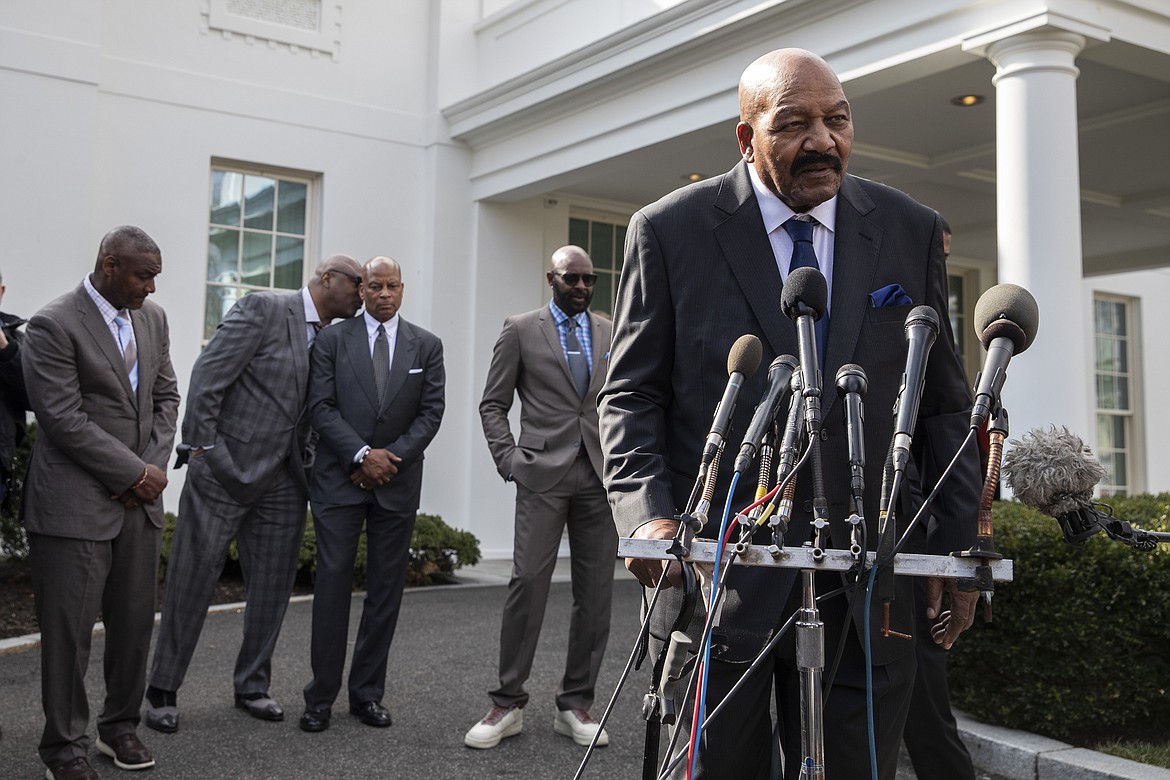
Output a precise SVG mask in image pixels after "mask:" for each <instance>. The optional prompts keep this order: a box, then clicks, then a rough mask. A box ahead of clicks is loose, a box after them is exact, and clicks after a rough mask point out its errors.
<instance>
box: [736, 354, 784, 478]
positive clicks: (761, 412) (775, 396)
mask: <svg viewBox="0 0 1170 780" xmlns="http://www.w3.org/2000/svg"><path fill="white" fill-rule="evenodd" d="M798 368H800V364H799V363H797V361H796V358H794V357H793V356H792V355H781V356H780V357H778V358H776V359H775V360H773V361H772V364H771V365H770V366H768V393H767V395H765V396H764V398H763V400H761V401H760V403H759V404H757V405H756V411H755V414H753V415H752V421H751V423H750V424H749V425H748V429H747V433H745V434H744V437H743V444H741V445H740V447H739V456H738V457H737V458H736V459H735V472H736V473H737V474H742V473H743V472H744V471H746V470H747V468H748V466H750V465H751V463H752V461H753V460H754V459H755V457H756V454H757V453H758V452H759V451H760V442H762V441H763V440H764V434H766V433H767V432H768V430H769V429H770V428H771V427H772V424H773V423H774V422H775V421H776V415H777V414H778V413H779V412H780V405H781V403H783V401H784V396H786V395H787V394H788V388H789V385H790V383H791V381H792V374H793V373H794V372H795V371H796V370H797V369H798Z"/></svg>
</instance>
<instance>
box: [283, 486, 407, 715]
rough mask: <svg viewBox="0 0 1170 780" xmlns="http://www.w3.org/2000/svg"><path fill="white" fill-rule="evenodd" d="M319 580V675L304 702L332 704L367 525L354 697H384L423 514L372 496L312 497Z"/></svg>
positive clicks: (315, 641) (315, 635)
mask: <svg viewBox="0 0 1170 780" xmlns="http://www.w3.org/2000/svg"><path fill="white" fill-rule="evenodd" d="M312 506H313V529H314V531H315V532H316V536H317V580H316V585H315V587H314V593H313V632H312V642H311V644H312V650H311V657H312V666H313V679H312V680H311V681H310V682H309V684H308V685H306V686H305V690H304V695H305V705H306V706H308V707H312V708H323V707H330V706H332V705H333V702H334V701H335V700H336V699H337V694H338V693H339V692H340V691H341V682H342V675H343V674H344V671H345V653H346V646H347V644H348V642H347V639H348V637H349V607H350V603H351V601H352V597H353V564H354V558H355V556H356V555H357V548H358V540H359V538H360V536H361V533H362V525H363V523H364V524H365V526H366V597H365V600H364V601H363V602H362V619H361V623H360V625H359V627H358V634H357V641H356V643H355V644H354V649H353V660H352V662H351V663H350V670H349V702H350V704H361V703H364V702H368V701H376V702H380V701H382V697H383V696H384V695H385V692H386V660H387V657H388V656H389V653H390V644H391V642H393V640H394V629H395V627H396V626H397V625H398V610H399V607H400V606H401V604H402V591H403V588H404V587H405V585H406V564H407V560H408V557H409V555H410V537H411V534H412V533H413V532H414V520H415V516H416V512H415V511H413V510H411V511H409V512H391V511H389V510H387V509H384V508H382V507H381V506H380V505H379V504H378V502H377V500H376V499H375V498H374V497H373V496H372V495H371V496H370V497H369V498H367V499H366V501H365V502H363V503H361V504H326V503H323V502H319V501H313V502H312Z"/></svg>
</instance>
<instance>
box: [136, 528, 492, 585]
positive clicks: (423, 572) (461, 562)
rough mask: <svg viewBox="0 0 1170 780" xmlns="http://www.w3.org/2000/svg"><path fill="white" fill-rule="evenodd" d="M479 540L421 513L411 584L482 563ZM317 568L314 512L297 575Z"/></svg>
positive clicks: (163, 563) (360, 572) (358, 580)
mask: <svg viewBox="0 0 1170 780" xmlns="http://www.w3.org/2000/svg"><path fill="white" fill-rule="evenodd" d="M175 522H176V518H175V515H174V514H172V513H170V512H168V513H167V521H166V525H165V526H163V537H162V556H161V560H160V561H159V577H160V578H162V577H163V576H164V575H165V574H166V568H167V560H168V558H169V557H170V553H171V544H172V542H173V540H174V535H175ZM479 557H480V553H479V540H478V539H476V538H475V536H474V535H473V534H472V533H471V532H470V531H461V530H459V529H457V528H452V527H451V526H449V525H447V524H446V523H444V522H443V519H442V518H441V517H439V516H438V515H428V514H424V513H422V512H420V513H419V514H418V517H417V518H416V519H415V522H414V533H413V534H412V535H411V537H410V558H409V559H408V561H407V568H406V584H407V585H431V584H434V583H435V582H436V580H437V579H439V578H441V577H446V576H450V575H451V574H453V573H454V572H455V570H456V569H458V568H460V567H462V566H474V565H475V564H477V563H479ZM237 560H238V555H237V552H236V543H235V542H234V541H233V542H232V545H231V549H230V550H229V551H228V560H227V561H225V564H226V565H227V566H228V567H230V566H232V565H233V562H235V561H237ZM316 568H317V535H316V533H315V532H314V531H313V515H312V513H309V515H308V518H307V520H306V522H305V536H304V539H303V540H302V541H301V554H300V563H299V565H298V569H297V577H298V578H299V579H301V580H304V581H309V582H311V581H312V579H313V576H314V573H315V572H316ZM353 568H354V572H353V584H354V587H355V588H364V587H365V585H366V535H365V534H362V535H361V537H359V540H358V551H357V557H356V559H355V560H354V567H353Z"/></svg>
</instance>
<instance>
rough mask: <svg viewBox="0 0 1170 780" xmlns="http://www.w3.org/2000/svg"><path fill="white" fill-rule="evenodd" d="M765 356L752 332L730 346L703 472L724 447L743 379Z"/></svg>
mask: <svg viewBox="0 0 1170 780" xmlns="http://www.w3.org/2000/svg"><path fill="white" fill-rule="evenodd" d="M763 356H764V345H763V344H761V343H760V339H759V337H757V336H755V335H753V334H751V333H746V334H744V335H742V336H740V337H739V338H738V339H736V340H735V343H734V344H732V345H731V351H730V352H729V353H728V354H727V374H728V377H727V387H726V388H725V389H724V390H723V398H721V399H720V401H719V405H718V406H717V407H715V420H714V422H712V423H711V432H710V433H708V434H707V443H706V445H705V446H704V447H703V459H702V462H701V464H700V466H699V473H700V474H706V472H707V467H708V466H710V465H711V461H713V460H715V455H716V454H717V453H718V452H719V451H720V450H722V449H723V439H724V437H725V436H726V435H727V428H728V426H729V425H730V424H731V413H732V412H733V411H735V399H736V398H737V397H739V390H740V388H741V387H742V386H743V382H744V380H745V379H748V378H749V377H751V375H752V374H754V373H756V369H757V368H759V366H760V359H761V358H762V357H763Z"/></svg>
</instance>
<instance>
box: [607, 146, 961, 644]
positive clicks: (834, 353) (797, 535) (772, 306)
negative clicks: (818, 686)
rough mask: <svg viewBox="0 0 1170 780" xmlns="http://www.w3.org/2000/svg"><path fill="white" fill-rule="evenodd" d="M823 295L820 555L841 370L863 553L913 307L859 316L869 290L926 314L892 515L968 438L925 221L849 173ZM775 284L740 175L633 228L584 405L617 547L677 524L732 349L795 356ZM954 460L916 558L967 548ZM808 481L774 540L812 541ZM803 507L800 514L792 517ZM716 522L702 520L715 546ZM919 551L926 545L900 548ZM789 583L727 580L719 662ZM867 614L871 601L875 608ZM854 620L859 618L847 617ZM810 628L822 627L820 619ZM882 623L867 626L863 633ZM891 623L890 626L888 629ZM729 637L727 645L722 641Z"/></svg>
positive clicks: (839, 468)
mask: <svg viewBox="0 0 1170 780" xmlns="http://www.w3.org/2000/svg"><path fill="white" fill-rule="evenodd" d="M834 236H835V238H834V258H833V262H834V271H833V288H832V289H833V292H832V303H831V309H830V312H831V313H830V320H829V326H828V339H827V345H826V350H825V366H824V371H823V373H824V376H825V377H827V378H829V379H828V381H827V382H826V384H827V385H828V386H829V390H828V391H827V392H825V393H824V394H823V395H822V412H823V415H822V419H823V435H822V438H823V441H822V460H823V463H824V468H825V484H826V486H827V493H828V500H829V517H830V519H831V520H832V521H833V528H832V542H833V543H834V544H833V546H837V547H841V546H847V545H848V539H849V535H848V530H847V529H846V527H845V526H844V520H845V518H847V517H848V516H849V507H848V492H849V491H848V486H849V470H848V456H847V449H846V447H847V443H846V441H845V436H844V413H843V404H841V403H840V402H839V401H838V400H837V397H836V393H835V392H833V390H832V377H834V376H835V375H836V372H837V369H838V368H840V366H841V365H843V364H845V363H850V362H852V363H857V364H859V365H861V366H862V367H863V368H864V369H865V370H866V372H867V374H868V379H869V391H868V393H867V395H866V397H865V405H866V414H865V436H864V438H865V447H866V452H865V456H866V480H865V484H866V502H865V517H866V518H867V520H868V525H869V528H870V529H871V532H870V534H869V542H870V546H871V547H872V546H873V545H874V543H875V542H876V536H877V533H876V529H877V520H878V512H877V504H878V493H879V492H880V491H879V488H880V485H881V477H882V474H881V471H882V466H883V463H884V461H885V456H886V450H887V448H888V447H889V443H890V440H891V437H892V435H893V416H892V414H891V410H892V408H893V404H894V400H895V399H896V398H897V394H898V388H899V386H900V384H901V375H902V372H903V370H904V367H905V360H906V341H905V337H904V333H903V325H904V321H905V317H906V315H907V314H908V313H909V310H910V309H911V308H912V307H911V306H890V307H886V308H872V307H871V306H870V305H869V298H868V295H869V293H870V292H871V291H874V290H877V289H879V288H881V287H883V286H885V285H887V284H894V283H897V284H900V285H902V287H903V288H904V289H905V290H906V292H907V293H908V294H909V296H910V298H911V299H912V301H913V302H914V304H929V305H931V306H932V307H934V309H935V310H936V311H937V312H939V314H940V320H941V322H942V330H943V332H942V333H940V334H939V337H938V340H937V342H936V344H935V345H934V349H933V351H932V353H931V355H930V361H929V364H928V368H927V374H926V384H925V390H924V397H923V399H922V403H921V406H920V411H919V417H918V426H917V430H916V432H915V437H914V448H913V449H914V458H913V462H912V463H911V465H910V467H909V468H908V474H907V480H906V482H907V485H906V489H905V490H903V492H902V494H901V496H902V499H903V500H902V504H901V508H900V512H899V513H898V518H899V521H900V522H902V523H905V522H907V521H908V520H909V519H910V518H911V517H912V516H913V513H914V511H915V510H916V508H917V506H918V505H919V504H920V503H921V500H922V492H921V490H922V487H923V486H926V487H927V488H929V487H932V486H933V485H934V484H935V482H936V481H937V478H938V476H939V474H940V473H941V470H942V468H943V467H944V466H945V465H946V463H947V462H948V461H949V459H950V457H951V456H952V455H953V454H954V452H955V451H956V450H957V449H958V447H959V445H960V443H961V442H962V440H963V438H964V436H965V435H966V432H967V422H968V416H969V412H970V408H971V400H970V399H971V396H970V390H969V389H968V385H967V380H966V376H965V374H964V372H963V368H962V365H961V363H960V361H959V358H958V356H957V354H956V352H955V350H954V347H953V339H952V336H951V331H950V325H949V322H948V319H947V317H946V316H945V315H946V312H947V297H946V268H945V263H944V258H943V252H942V228H941V224H940V221H939V219H938V215H937V214H936V213H935V212H934V211H932V210H931V209H928V208H926V207H924V206H922V205H920V204H918V203H916V202H914V201H913V200H911V199H910V198H909V197H908V196H906V195H905V194H903V193H901V192H898V191H897V190H894V189H892V188H890V187H886V186H884V185H880V184H876V183H874V182H870V181H866V180H864V179H858V178H856V177H853V176H847V177H846V178H845V180H844V182H843V184H842V187H841V190H840V195H839V199H838V206H837V224H836V229H835V234H834ZM780 291H781V279H780V272H779V270H778V268H777V267H776V260H775V255H774V253H773V250H772V247H771V244H770V243H769V240H768V236H767V234H766V233H765V231H764V224H763V218H762V217H761V216H760V209H759V204H758V202H757V201H756V197H755V193H754V192H753V190H752V186H751V181H750V178H749V175H748V171H747V165H746V163H742V162H741V163H740V164H739V165H737V166H736V167H735V168H734V169H732V170H731V171H730V172H728V173H726V174H724V175H722V176H718V177H715V178H713V179H710V180H707V181H704V182H700V183H698V184H694V185H691V186H689V187H685V188H683V189H681V190H678V191H676V192H674V193H672V194H671V195H668V196H667V197H665V198H663V199H662V200H660V201H658V202H657V203H655V204H652V205H650V206H647V207H646V208H644V209H642V210H641V211H639V212H638V213H637V214H635V215H634V217H633V219H632V220H631V223H630V229H629V233H628V236H627V240H626V254H625V266H624V269H623V272H622V279H621V283H620V287H619V290H618V300H617V305H616V312H615V317H614V342H613V345H612V348H611V353H610V369H609V378H608V381H607V383H606V385H605V387H604V388H603V390H602V393H601V398H600V412H601V440H602V449H603V451H604V452H605V457H606V463H605V469H606V487H607V489H608V490H609V495H610V502H611V505H612V507H613V510H614V518H615V522H617V524H618V530H619V533H621V534H623V535H629V534H630V533H631V532H632V531H633V530H634V529H635V528H637V527H638V526H639V525H642V524H643V523H646V522H648V521H649V520H651V519H654V518H658V517H671V516H672V515H673V514H674V513H675V512H677V511H681V509H682V508H683V505H684V504H685V502H686V500H687V497H688V495H689V493H690V490H691V486H692V483H693V482H694V479H695V473H696V469H697V467H698V464H699V458H700V453H701V450H702V446H703V442H704V439H705V437H706V434H707V430H708V428H709V426H710V424H711V418H712V414H713V412H714V410H715V407H716V405H717V403H718V401H719V398H720V397H721V395H722V393H723V388H724V386H725V384H726V382H727V376H726V372H725V369H724V366H725V365H726V361H727V354H728V351H729V349H730V347H731V345H732V343H733V342H734V341H735V340H736V339H737V338H738V337H739V336H741V335H743V334H745V333H754V334H756V335H757V336H759V337H760V339H761V341H762V342H763V345H764V354H763V361H762V362H761V366H767V365H768V364H769V362H770V361H771V360H772V359H773V358H774V357H775V356H777V355H781V354H785V353H788V354H793V355H796V354H798V346H797V337H796V329H795V326H794V325H793V323H792V322H791V321H790V320H788V319H787V318H786V317H785V316H784V315H783V314H782V312H781V310H780V304H779V301H780ZM766 373H767V372H766V371H763V370H760V371H757V372H756V374H755V375H754V376H753V377H752V378H750V379H749V380H747V381H746V382H745V384H744V387H743V390H742V391H741V393H740V395H739V400H738V404H737V405H736V408H735V414H734V417H733V418H732V431H731V432H730V433H729V435H728V440H729V443H728V449H729V450H732V451H734V449H732V448H733V447H734V442H735V441H736V440H735V439H734V432H736V431H737V432H738V434H739V435H742V433H743V431H745V430H746V428H747V425H748V422H749V420H750V418H751V414H752V412H753V410H754V407H755V406H756V404H757V403H758V402H759V400H760V398H761V397H762V396H763V394H764V392H765V391H766V381H767V379H766ZM968 454H969V456H970V457H966V458H964V459H963V460H962V461H961V463H960V464H959V468H958V471H957V472H956V474H955V475H954V476H953V477H952V479H951V481H950V482H949V483H948V490H947V491H946V492H945V494H944V495H943V497H942V498H941V499H940V500H939V501H938V502H936V504H935V507H934V509H935V511H934V516H935V518H937V519H940V520H945V521H946V522H943V523H941V524H940V525H937V527H934V528H932V534H931V538H930V539H929V545H930V551H931V552H949V551H951V550H958V549H965V548H967V547H969V546H970V544H971V543H972V542H973V541H974V532H975V516H976V509H977V506H978V494H979V488H980V478H979V472H978V459H977V455H976V453H975V450H974V448H970V451H969V453H968ZM730 471H731V469H729V468H725V469H723V470H722V472H721V474H720V480H719V484H718V487H717V489H716V492H715V498H716V502H717V503H716V507H717V508H718V509H720V510H722V507H723V501H724V498H725V497H726V495H727V490H728V487H729V484H730ZM811 481H812V480H811V478H810V477H809V476H808V473H807V470H806V471H805V472H802V473H801V475H800V478H799V480H798V494H797V498H798V500H797V512H796V514H795V516H794V518H793V523H792V527H791V530H790V532H789V534H788V535H787V537H786V541H787V543H789V544H793V545H800V544H801V543H802V542H804V541H805V540H806V539H808V538H810V533H809V525H808V523H809V521H810V519H811V511H809V510H811V502H809V501H808V499H811V490H810V488H809V486H810V483H811ZM755 483H756V474H755V473H748V474H744V475H743V477H742V478H741V480H740V487H741V488H742V490H741V491H740V494H739V495H737V497H736V500H735V502H734V509H735V510H738V509H740V508H741V507H743V506H746V505H747V504H748V503H750V501H751V499H752V498H753V497H754V496H752V491H753V489H754V485H755ZM802 509H803V511H802ZM717 525H718V523H715V522H713V523H711V524H709V526H708V529H707V533H708V534H713V533H714V531H715V528H716V527H717ZM915 543H916V545H917V548H911V549H918V550H920V551H925V550H924V549H923V546H924V545H925V544H926V543H927V540H926V539H925V538H919V539H916V540H915ZM793 579H794V575H793V574H792V573H791V570H787V571H786V572H784V573H778V572H767V571H762V570H754V569H753V570H748V567H737V568H736V571H735V572H734V574H733V576H732V578H731V582H732V584H733V585H732V587H733V590H732V592H730V593H729V594H728V601H727V605H726V609H725V611H724V619H723V625H724V626H726V627H727V632H728V638H729V641H730V642H731V644H732V648H733V649H732V650H731V651H730V653H731V655H732V656H736V657H750V656H751V655H752V654H754V652H755V650H756V649H758V647H759V646H760V644H761V643H762V642H763V641H765V640H766V639H767V637H768V636H769V635H770V632H771V631H772V630H773V629H774V628H775V627H776V625H777V623H778V621H779V620H780V611H781V607H782V605H783V604H784V603H785V600H786V599H787V596H788V592H789V589H790V588H791V583H792V580H793ZM898 579H899V590H898V598H897V599H896V601H895V608H896V611H895V618H894V620H895V622H896V623H898V625H901V626H903V627H905V628H907V629H909V628H910V627H911V626H912V625H913V622H912V620H911V619H910V618H911V617H912V614H911V613H910V611H909V610H910V608H911V606H912V604H913V598H912V592H911V588H910V583H909V581H906V582H901V580H902V579H903V578H898ZM874 602H875V609H876V608H877V604H878V600H877V599H875V600H874ZM858 611H860V610H858ZM826 624H828V621H827V620H826ZM874 625H875V626H880V620H877V621H874ZM897 627H898V626H897V625H895V628H897ZM737 640H739V641H737ZM912 650H913V644H912V643H911V642H905V641H900V640H889V639H884V640H883V639H875V643H874V658H875V662H877V663H884V662H886V661H889V660H893V659H894V658H897V657H900V656H901V655H904V654H905V653H907V652H910V651H912Z"/></svg>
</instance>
